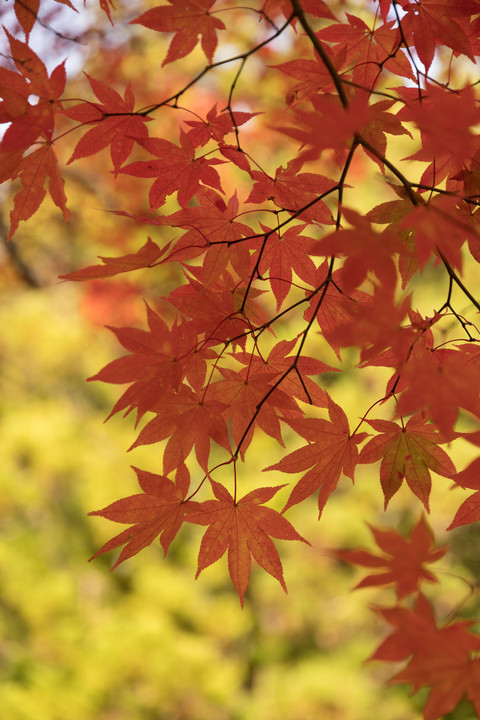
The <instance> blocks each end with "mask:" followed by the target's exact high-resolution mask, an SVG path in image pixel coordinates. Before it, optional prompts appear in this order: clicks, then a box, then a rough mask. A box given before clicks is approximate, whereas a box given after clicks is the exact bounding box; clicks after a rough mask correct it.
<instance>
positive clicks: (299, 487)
mask: <svg viewBox="0 0 480 720" xmlns="http://www.w3.org/2000/svg"><path fill="white" fill-rule="evenodd" d="M328 407H329V410H328V412H329V416H330V420H321V419H318V418H302V419H300V420H288V424H289V425H290V426H291V427H292V428H293V429H294V430H295V432H297V433H298V434H299V435H301V436H302V437H304V438H305V439H306V440H308V445H304V446H303V447H301V448H298V450H294V451H293V452H291V453H289V454H288V455H286V456H285V457H284V458H283V459H282V460H280V461H279V462H278V463H275V464H274V465H269V466H268V467H267V468H265V470H281V471H282V472H286V473H298V472H301V471H302V470H307V469H308V468H310V469H309V470H308V472H307V473H306V474H305V475H304V476H303V477H302V478H301V479H300V480H299V481H298V483H297V484H296V485H295V487H294V488H293V490H292V492H291V494H290V497H289V498H288V501H287V503H286V505H285V507H284V509H283V512H285V510H288V508H289V507H291V506H292V505H296V504H297V503H299V502H302V500H305V499H306V498H307V497H309V496H310V495H312V494H313V493H314V492H316V491H317V490H318V489H320V492H319V495H318V508H319V516H320V515H321V514H322V511H323V508H324V507H325V504H326V502H327V500H328V498H329V496H330V495H331V493H332V492H333V491H334V490H335V488H336V487H337V484H338V481H339V479H340V475H341V474H342V472H343V473H345V475H347V476H348V477H349V478H351V479H352V480H353V477H354V469H355V466H356V464H357V462H358V450H357V444H358V443H360V442H362V440H364V439H365V438H366V437H367V433H357V434H355V435H350V429H349V426H348V420H347V417H346V415H345V413H344V412H343V410H342V408H341V407H339V406H338V405H337V404H336V403H334V402H333V400H331V399H330V400H329V403H328Z"/></svg>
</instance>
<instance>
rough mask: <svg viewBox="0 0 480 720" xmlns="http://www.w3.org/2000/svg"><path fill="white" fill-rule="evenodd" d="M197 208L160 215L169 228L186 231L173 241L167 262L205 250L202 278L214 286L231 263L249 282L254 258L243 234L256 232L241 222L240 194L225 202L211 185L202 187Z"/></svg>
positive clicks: (205, 282)
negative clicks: (244, 240)
mask: <svg viewBox="0 0 480 720" xmlns="http://www.w3.org/2000/svg"><path fill="white" fill-rule="evenodd" d="M196 198H197V200H198V202H199V206H198V207H188V208H184V209H182V210H179V211H178V212H176V213H173V215H166V216H163V217H161V218H160V222H161V223H162V224H165V225H169V226H170V227H181V228H184V229H186V230H187V232H186V233H185V234H184V235H182V236H181V237H180V238H179V239H178V240H177V241H176V242H175V244H174V246H173V248H172V249H171V250H170V252H169V254H168V256H167V257H166V258H165V260H164V262H166V261H169V260H177V261H185V260H190V259H192V258H195V257H198V255H201V254H203V253H205V257H204V260H203V273H202V281H203V283H204V284H205V285H206V286H209V285H211V284H212V283H214V282H215V281H217V280H218V278H219V277H220V276H221V275H222V273H223V271H224V270H226V269H227V268H228V267H229V266H230V265H231V266H232V267H233V269H234V270H235V272H236V273H237V274H238V276H239V277H240V278H242V280H245V282H248V278H249V277H250V268H251V258H250V252H249V246H248V245H247V242H243V241H241V239H242V238H243V237H248V236H250V235H253V234H254V233H253V230H252V229H251V228H250V227H249V226H248V225H245V223H242V222H239V221H238V220H237V219H236V218H238V217H239V214H238V209H239V202H238V198H237V193H236V192H235V193H234V195H233V196H232V197H231V198H230V199H229V200H228V203H225V201H224V200H223V198H222V197H220V195H219V194H218V193H216V192H215V191H214V190H211V189H210V188H201V189H199V191H198V192H197V194H196Z"/></svg>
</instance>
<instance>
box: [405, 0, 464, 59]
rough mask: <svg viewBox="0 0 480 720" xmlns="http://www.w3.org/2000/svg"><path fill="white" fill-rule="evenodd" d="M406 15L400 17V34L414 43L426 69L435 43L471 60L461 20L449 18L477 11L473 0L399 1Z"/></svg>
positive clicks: (431, 57) (410, 42)
mask: <svg viewBox="0 0 480 720" xmlns="http://www.w3.org/2000/svg"><path fill="white" fill-rule="evenodd" d="M399 4H400V5H401V6H402V8H403V10H405V11H406V15H405V16H404V17H403V18H402V30H403V37H404V38H405V39H406V40H407V42H408V43H409V44H410V45H414V46H415V49H416V51H417V53H418V57H419V58H420V60H421V61H422V63H423V64H424V65H425V71H428V69H429V67H430V65H431V64H432V61H433V57H434V55H435V50H436V46H437V44H441V45H446V46H447V47H450V48H452V49H453V50H455V51H456V52H460V53H463V54H464V55H466V56H467V57H469V58H470V59H471V60H472V62H475V60H474V56H473V52H472V47H471V45H470V41H469V39H468V36H467V33H466V32H465V30H464V29H463V27H462V24H461V22H458V21H457V20H454V19H453V18H461V17H469V16H470V15H472V14H475V15H476V14H478V3H477V2H475V0H462V1H461V2H459V1H458V0H422V1H421V2H411V0H399Z"/></svg>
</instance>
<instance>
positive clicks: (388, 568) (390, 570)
mask: <svg viewBox="0 0 480 720" xmlns="http://www.w3.org/2000/svg"><path fill="white" fill-rule="evenodd" d="M369 528H370V531H371V533H372V535H373V537H374V539H375V542H376V543H377V545H378V547H379V548H380V550H382V552H383V553H384V554H383V555H374V554H373V553H370V552H368V551H366V550H335V551H334V554H335V556H336V557H338V558H340V559H341V560H344V561H346V562H349V563H353V564H354V565H361V566H362V567H368V568H372V569H375V570H376V571H377V572H374V573H373V574H372V575H367V577H365V578H363V580H361V581H360V582H359V583H358V584H357V585H356V586H355V588H364V587H375V586H377V585H395V589H396V592H397V596H398V598H399V599H401V598H403V597H405V596H406V595H410V594H411V593H413V592H417V590H418V589H419V586H420V583H421V582H422V581H423V580H426V581H427V582H435V583H436V582H438V580H437V578H436V577H435V575H434V574H433V573H432V572H431V571H430V570H428V569H427V568H426V567H425V565H426V564H427V563H433V562H436V561H437V560H439V559H440V558H441V557H443V556H444V555H445V553H446V552H447V548H445V547H442V548H435V544H434V538H433V533H432V531H431V529H430V528H429V526H428V525H427V523H426V520H425V517H424V516H423V515H422V517H421V518H420V520H419V521H418V523H417V524H416V526H415V527H414V528H413V530H412V531H411V533H410V537H409V538H405V537H403V536H402V535H400V533H398V532H396V531H395V530H380V529H379V528H375V527H372V526H369Z"/></svg>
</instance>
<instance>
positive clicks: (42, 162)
mask: <svg viewBox="0 0 480 720" xmlns="http://www.w3.org/2000/svg"><path fill="white" fill-rule="evenodd" d="M15 174H16V176H19V177H20V181H21V183H22V189H21V190H19V191H18V192H17V194H16V195H15V201H14V207H13V210H12V211H11V213H10V232H9V234H8V240H10V239H11V238H12V237H13V235H14V233H15V231H16V229H17V228H18V223H19V222H20V220H28V218H30V217H31V216H32V215H33V214H34V213H35V212H36V211H37V210H38V208H39V207H40V205H41V203H42V200H43V198H44V197H45V195H46V192H47V191H46V188H45V183H46V182H47V181H48V191H49V193H50V197H51V198H52V200H53V202H54V203H55V205H56V206H57V207H58V208H60V210H62V212H63V217H64V218H65V220H66V221H67V222H68V220H69V219H70V211H69V210H68V209H67V198H66V197H65V191H64V189H63V179H62V177H61V175H60V171H59V169H58V162H57V157H56V155H55V152H54V150H53V148H52V146H51V145H47V144H45V145H41V146H40V147H39V148H38V150H34V151H33V152H32V153H30V154H29V155H26V156H25V157H24V158H23V160H21V162H20V164H19V165H18V166H17V168H16V170H15Z"/></svg>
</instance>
